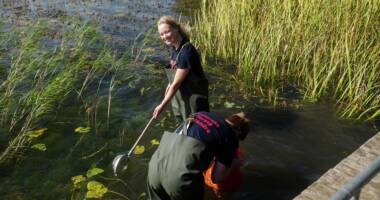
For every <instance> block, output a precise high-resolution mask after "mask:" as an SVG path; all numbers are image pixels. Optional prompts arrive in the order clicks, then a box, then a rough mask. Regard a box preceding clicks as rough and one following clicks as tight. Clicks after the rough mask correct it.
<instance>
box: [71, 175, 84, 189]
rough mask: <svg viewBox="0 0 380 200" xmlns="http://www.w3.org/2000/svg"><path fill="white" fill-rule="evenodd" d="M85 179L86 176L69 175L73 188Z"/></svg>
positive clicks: (77, 186) (78, 186)
mask: <svg viewBox="0 0 380 200" xmlns="http://www.w3.org/2000/svg"><path fill="white" fill-rule="evenodd" d="M86 180H87V179H86V177H84V176H83V175H78V176H73V177H71V181H72V182H73V185H74V188H80V183H82V182H84V181H86Z"/></svg>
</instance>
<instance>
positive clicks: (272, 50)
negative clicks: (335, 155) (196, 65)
mask: <svg viewBox="0 0 380 200" xmlns="http://www.w3.org/2000/svg"><path fill="white" fill-rule="evenodd" d="M379 7H380V1H379V0H365V1H353V0H348V1H332V0H324V1H294V0H285V1H274V0H269V1H261V0H237V1H226V0H213V1H202V9H201V10H200V11H199V13H198V14H197V16H196V18H195V22H194V27H193V28H194V29H195V34H194V37H195V41H194V42H195V43H196V44H197V46H199V48H200V49H201V50H202V53H203V57H212V56H217V57H222V58H226V59H227V60H229V61H230V62H234V63H237V66H238V75H239V78H240V80H241V81H243V82H244V83H245V84H244V85H245V87H246V88H245V89H246V90H247V91H251V92H254V93H258V94H260V95H265V96H270V97H271V99H276V98H274V97H272V96H273V94H275V96H277V95H279V96H281V93H282V92H284V90H283V88H285V87H287V86H289V85H291V86H295V87H296V88H298V89H299V90H300V91H301V92H302V94H303V97H304V99H305V100H308V101H317V100H320V99H330V100H333V101H335V102H336V104H337V105H338V107H339V111H340V113H341V116H342V117H347V118H356V119H366V120H373V119H376V118H378V117H379V116H380V59H379V58H380V33H379V30H380V20H379V16H380V9H379ZM203 60H206V59H203Z"/></svg>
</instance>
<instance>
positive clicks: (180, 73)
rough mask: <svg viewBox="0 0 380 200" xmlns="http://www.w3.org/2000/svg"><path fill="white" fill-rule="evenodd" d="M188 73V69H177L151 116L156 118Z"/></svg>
mask: <svg viewBox="0 0 380 200" xmlns="http://www.w3.org/2000/svg"><path fill="white" fill-rule="evenodd" d="M188 74H189V70H188V69H177V71H176V73H175V76H174V80H173V83H171V84H169V85H168V88H166V91H165V97H164V99H163V100H162V102H161V103H160V104H159V105H158V106H157V107H156V108H155V109H154V111H153V117H154V118H157V117H158V115H160V113H161V112H162V111H163V109H164V108H165V106H166V105H167V104H168V103H169V102H170V100H171V99H172V98H173V96H174V95H175V93H176V92H177V90H178V88H179V87H180V86H181V84H182V82H183V80H185V78H186V76H187V75H188Z"/></svg>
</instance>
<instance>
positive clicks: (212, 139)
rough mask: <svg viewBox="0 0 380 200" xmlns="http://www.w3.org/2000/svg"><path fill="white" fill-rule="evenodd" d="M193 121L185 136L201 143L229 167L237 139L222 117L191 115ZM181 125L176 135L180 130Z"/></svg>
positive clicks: (208, 114) (205, 114) (237, 142)
mask: <svg viewBox="0 0 380 200" xmlns="http://www.w3.org/2000/svg"><path fill="white" fill-rule="evenodd" d="M193 117H194V121H193V122H192V124H191V126H190V127H189V129H188V130H187V136H189V137H193V138H195V139H197V140H199V141H201V142H203V143H204V144H205V145H206V146H207V147H208V148H210V150H211V151H212V154H213V155H214V156H215V157H216V159H217V160H218V161H219V162H221V163H222V164H224V165H225V166H227V167H231V164H232V160H233V158H234V155H235V152H236V150H237V148H238V147H239V139H238V138H237V136H236V135H235V133H234V132H233V130H232V128H231V127H230V125H229V124H227V122H226V121H225V120H224V118H223V117H221V116H219V115H216V114H214V113H208V112H198V113H195V114H194V115H193ZM182 126H183V125H181V126H180V127H179V128H178V129H177V130H176V133H179V132H180V131H181V130H182Z"/></svg>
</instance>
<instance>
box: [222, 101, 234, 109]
mask: <svg viewBox="0 0 380 200" xmlns="http://www.w3.org/2000/svg"><path fill="white" fill-rule="evenodd" d="M234 106H235V103H234V102H228V101H226V102H224V107H225V108H233V107H234Z"/></svg>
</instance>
